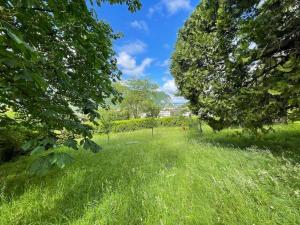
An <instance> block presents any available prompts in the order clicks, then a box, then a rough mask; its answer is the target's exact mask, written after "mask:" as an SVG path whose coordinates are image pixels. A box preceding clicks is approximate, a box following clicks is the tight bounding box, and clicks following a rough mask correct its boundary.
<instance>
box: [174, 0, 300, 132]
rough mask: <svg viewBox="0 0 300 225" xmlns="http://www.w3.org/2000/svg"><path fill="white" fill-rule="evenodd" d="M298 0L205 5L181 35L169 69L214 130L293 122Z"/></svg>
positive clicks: (298, 91)
mask: <svg viewBox="0 0 300 225" xmlns="http://www.w3.org/2000/svg"><path fill="white" fill-rule="evenodd" d="M299 7H300V4H299V1H298V0H266V1H263V0H250V1H242V0H238V1H229V0H210V1H208V0H203V1H201V3H200V5H199V6H198V7H197V8H196V9H195V11H194V12H193V14H192V15H191V17H190V18H189V19H188V20H187V22H186V23H185V25H184V27H183V28H182V29H181V30H180V32H179V35H178V40H177V44H176V50H175V52H174V54H173V58H172V64H171V70H172V73H173V75H174V76H175V80H176V83H177V85H178V87H179V89H180V92H181V94H182V95H184V96H185V97H186V98H187V99H189V100H190V102H191V105H192V109H193V111H194V113H196V114H198V115H199V116H200V117H201V119H203V120H206V121H208V123H209V124H210V125H211V126H212V127H213V128H214V129H216V130H220V129H222V128H224V127H227V126H231V125H241V126H243V127H245V128H248V129H251V130H253V131H256V130H257V129H263V126H264V125H266V124H267V125H270V124H272V123H273V122H274V121H277V120H280V119H282V118H286V117H287V116H289V117H290V118H294V119H295V118H299V105H300V76H299V74H300V65H299V63H300V58H299V57H300V46H299V45H300V42H299V37H300V26H299V24H300V9H299Z"/></svg>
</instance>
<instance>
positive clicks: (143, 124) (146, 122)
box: [112, 117, 196, 132]
mask: <svg viewBox="0 0 300 225" xmlns="http://www.w3.org/2000/svg"><path fill="white" fill-rule="evenodd" d="M153 120H154V121H155V122H153ZM191 120H192V121H194V122H195V121H196V119H195V118H193V119H191V118H187V117H166V118H155V119H152V118H142V119H131V120H120V121H114V122H113V124H112V132H127V131H135V130H140V129H147V128H152V127H180V126H189V124H190V123H191Z"/></svg>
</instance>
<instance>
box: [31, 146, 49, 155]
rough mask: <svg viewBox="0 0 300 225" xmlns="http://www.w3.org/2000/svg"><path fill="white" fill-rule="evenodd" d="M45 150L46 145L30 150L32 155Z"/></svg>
mask: <svg viewBox="0 0 300 225" xmlns="http://www.w3.org/2000/svg"><path fill="white" fill-rule="evenodd" d="M43 151H45V147H44V146H37V147H36V148H35V149H33V150H32V151H31V152H30V155H35V154H38V153H41V152H43Z"/></svg>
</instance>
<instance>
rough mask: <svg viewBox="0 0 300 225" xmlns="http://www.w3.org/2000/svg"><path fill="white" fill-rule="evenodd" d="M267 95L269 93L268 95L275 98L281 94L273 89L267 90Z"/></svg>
mask: <svg viewBox="0 0 300 225" xmlns="http://www.w3.org/2000/svg"><path fill="white" fill-rule="evenodd" d="M268 93H269V94H270V95H274V96H276V95H281V92H280V91H277V90H274V89H269V90H268Z"/></svg>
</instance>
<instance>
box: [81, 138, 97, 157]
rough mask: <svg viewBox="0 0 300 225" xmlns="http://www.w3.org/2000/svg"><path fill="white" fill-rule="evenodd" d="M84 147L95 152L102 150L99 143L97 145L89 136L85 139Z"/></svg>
mask: <svg viewBox="0 0 300 225" xmlns="http://www.w3.org/2000/svg"><path fill="white" fill-rule="evenodd" d="M83 148H84V149H85V150H90V151H92V152H94V153H97V152H99V151H100V150H101V147H100V146H99V145H97V144H96V143H95V142H93V141H92V140H90V139H87V138H86V139H84V143H83Z"/></svg>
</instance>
